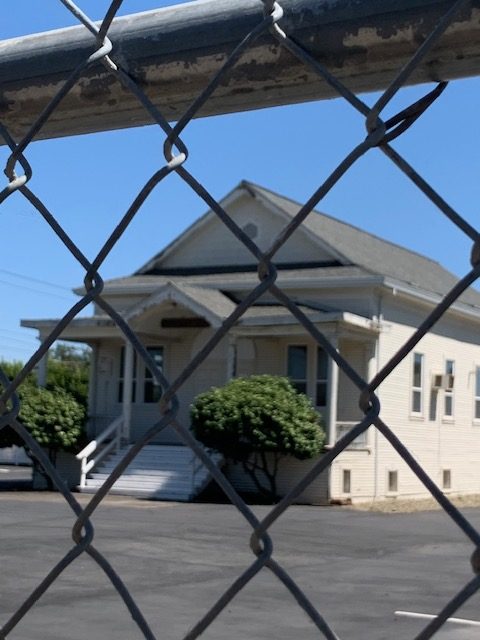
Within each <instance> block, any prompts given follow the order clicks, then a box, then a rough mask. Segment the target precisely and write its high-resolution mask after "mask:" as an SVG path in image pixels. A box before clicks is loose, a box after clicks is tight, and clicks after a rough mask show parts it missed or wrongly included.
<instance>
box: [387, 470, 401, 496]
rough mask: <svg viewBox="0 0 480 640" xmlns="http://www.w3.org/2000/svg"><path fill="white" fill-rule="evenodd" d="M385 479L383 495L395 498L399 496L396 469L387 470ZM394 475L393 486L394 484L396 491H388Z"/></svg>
mask: <svg viewBox="0 0 480 640" xmlns="http://www.w3.org/2000/svg"><path fill="white" fill-rule="evenodd" d="M386 471H387V478H386V485H385V495H387V496H396V495H398V494H399V491H400V490H399V487H400V474H399V473H398V469H387V470H386ZM393 474H395V484H396V489H390V479H391V476H392V475H393Z"/></svg>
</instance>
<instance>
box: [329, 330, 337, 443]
mask: <svg viewBox="0 0 480 640" xmlns="http://www.w3.org/2000/svg"><path fill="white" fill-rule="evenodd" d="M330 342H331V343H332V345H333V346H334V347H335V349H336V350H337V351H338V338H337V336H334V337H333V338H331V339H330ZM327 400H328V424H327V444H329V445H330V446H332V447H333V445H334V444H335V441H336V439H337V408H338V365H337V363H336V362H335V360H334V359H333V358H329V359H328V389H327Z"/></svg>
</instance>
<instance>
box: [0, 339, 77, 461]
mask: <svg viewBox="0 0 480 640" xmlns="http://www.w3.org/2000/svg"><path fill="white" fill-rule="evenodd" d="M60 346H62V347H63V345H60ZM53 355H54V356H55V355H57V356H58V357H57V359H55V358H53V359H51V360H50V359H49V362H48V377H47V389H43V388H40V387H38V386H37V383H36V377H35V375H34V374H29V375H28V376H27V378H26V379H25V380H24V381H23V382H22V384H21V385H20V386H19V388H18V396H19V399H20V414H19V416H18V418H19V421H20V422H21V423H22V424H23V425H24V426H25V427H26V428H27V429H28V430H29V432H30V433H31V434H32V436H33V437H34V438H35V439H36V440H37V442H38V443H39V444H40V445H41V446H42V447H45V448H46V449H48V451H49V455H50V457H51V458H52V460H53V459H54V457H55V453H56V452H57V451H59V450H66V451H69V450H75V449H77V448H78V446H80V442H81V440H82V436H83V429H84V423H85V418H86V403H87V395H88V354H86V356H85V355H84V354H80V355H77V356H76V355H75V353H74V352H73V351H70V350H69V349H68V348H67V350H66V351H65V350H60V351H58V350H57V349H55V350H54V351H53ZM63 357H68V360H62V359H61V358H63ZM0 367H1V368H2V370H3V371H4V373H5V374H6V375H7V376H8V378H10V379H13V378H14V377H15V376H16V375H17V374H18V373H19V371H20V370H21V369H22V367H23V365H22V363H20V362H1V363H0ZM12 445H17V446H24V441H23V440H22V438H21V437H20V436H19V435H18V434H17V433H16V432H15V431H14V430H13V429H12V428H11V427H5V428H4V429H2V430H0V447H9V446H12Z"/></svg>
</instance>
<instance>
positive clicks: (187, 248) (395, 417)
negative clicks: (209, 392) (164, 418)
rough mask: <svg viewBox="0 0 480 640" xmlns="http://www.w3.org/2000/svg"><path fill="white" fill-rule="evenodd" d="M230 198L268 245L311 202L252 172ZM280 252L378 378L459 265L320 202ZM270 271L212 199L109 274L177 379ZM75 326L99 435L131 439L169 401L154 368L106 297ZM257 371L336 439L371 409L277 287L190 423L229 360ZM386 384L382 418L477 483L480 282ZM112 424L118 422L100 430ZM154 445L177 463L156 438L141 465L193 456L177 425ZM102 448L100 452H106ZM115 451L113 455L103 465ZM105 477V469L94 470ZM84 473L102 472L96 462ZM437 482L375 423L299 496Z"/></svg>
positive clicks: (295, 294)
mask: <svg viewBox="0 0 480 640" xmlns="http://www.w3.org/2000/svg"><path fill="white" fill-rule="evenodd" d="M222 206H223V207H224V208H225V209H226V211H227V212H228V213H229V215H230V216H231V217H232V219H233V220H234V221H235V222H236V223H237V224H238V225H239V226H240V227H241V228H243V230H244V231H245V233H246V234H247V235H248V236H249V237H250V238H251V239H252V240H253V241H254V242H255V243H256V244H257V245H258V246H259V247H260V248H261V249H266V248H267V247H268V246H269V245H270V243H271V241H272V239H273V238H274V237H275V236H276V235H277V234H278V233H279V232H280V230H281V229H282V228H283V227H284V226H285V225H286V224H287V223H288V222H289V221H290V220H291V219H292V217H293V216H294V215H295V213H296V212H297V211H298V209H299V206H300V205H298V204H297V203H296V202H293V201H292V200H290V199H288V198H286V197H283V196H280V195H278V194H276V193H273V192H271V191H269V190H267V189H265V188H262V187H259V186H256V185H254V184H252V183H249V182H245V181H244V182H242V183H241V184H240V185H239V186H238V187H237V188H235V189H234V190H233V191H232V192H231V193H230V194H229V195H227V196H226V197H225V198H224V200H223V201H222ZM275 264H276V266H277V268H278V279H277V282H276V284H277V285H278V286H279V287H280V288H281V289H282V290H283V291H284V292H285V293H286V294H288V295H289V296H290V297H291V298H292V299H293V300H294V301H295V302H296V303H297V304H298V305H299V306H300V308H301V309H302V310H303V311H304V313H305V314H306V315H307V316H308V318H309V319H310V320H311V321H312V322H313V323H314V325H315V326H316V327H318V328H319V329H320V331H322V332H323V333H324V334H325V335H326V336H327V337H328V338H329V339H330V340H331V341H332V343H333V344H334V345H336V347H337V349H338V350H339V352H340V354H341V355H342V356H343V357H344V358H346V359H347V360H348V361H349V363H350V364H351V365H352V366H353V367H354V368H355V369H356V370H357V372H358V373H359V374H360V375H361V376H363V377H364V378H365V379H372V377H373V376H374V375H375V374H376V372H377V371H379V370H380V369H381V368H382V367H383V366H384V365H385V363H386V362H388V360H389V359H390V358H391V356H392V355H393V354H394V353H395V352H396V350H397V349H398V348H399V347H400V346H401V345H402V344H403V343H404V342H405V341H406V340H407V339H408V338H409V336H411V335H412V333H413V331H414V330H415V328H416V327H417V326H418V325H419V324H420V323H421V322H422V320H423V319H424V318H425V317H426V315H427V314H428V313H429V311H430V310H431V309H432V308H433V307H434V305H436V304H437V303H438V301H439V300H441V298H442V296H443V295H444V294H445V293H446V292H447V291H448V290H449V289H450V288H451V287H452V286H453V284H454V283H455V282H456V280H457V279H456V278H455V277H454V276H453V275H452V274H450V273H449V272H448V271H446V270H445V269H444V268H443V267H441V266H440V265H439V264H438V263H436V262H434V261H432V260H429V259H428V258H425V257H424V256H421V255H419V254H417V253H414V252H412V251H409V250H407V249H405V248H403V247H400V246H397V245H395V244H392V243H390V242H387V241H385V240H382V239H380V238H378V237H376V236H373V235H371V234H369V233H366V232H365V231H362V230H360V229H357V228H355V227H352V226H350V225H348V224H345V223H343V222H340V221H338V220H336V219H334V218H331V217H329V216H326V215H324V214H322V213H317V212H312V213H311V214H310V215H309V216H308V217H307V219H306V220H305V222H304V223H303V224H302V225H301V226H300V228H299V229H298V230H297V231H296V232H295V234H294V235H293V236H292V237H290V238H289V239H288V241H287V242H286V243H285V245H284V246H283V247H282V248H281V249H280V251H279V252H278V254H277V255H276V257H275ZM258 282H259V280H258V275H257V265H256V264H255V259H254V258H253V257H252V255H251V254H250V252H249V251H248V250H247V249H246V248H245V247H244V246H243V245H242V244H241V243H240V242H239V241H238V240H237V239H236V238H235V237H234V235H233V234H232V233H231V232H230V231H229V230H228V229H227V228H226V227H225V225H224V224H223V223H222V222H221V221H220V220H219V218H218V217H217V216H216V214H215V213H213V212H212V211H209V212H207V213H206V214H205V215H204V216H203V217H202V218H200V219H199V220H198V221H197V222H195V223H194V224H193V225H192V226H191V227H190V228H189V229H187V230H186V231H185V232H184V233H183V234H182V235H180V236H179V237H178V238H177V239H176V240H175V241H174V242H172V243H171V244H170V245H169V246H167V247H166V248H165V249H163V250H162V251H161V252H160V253H158V254H157V255H156V256H154V257H153V258H152V259H151V260H150V261H149V262H147V264H146V265H145V266H143V267H142V268H141V269H139V270H138V271H137V272H136V273H135V274H133V275H131V276H127V277H121V278H118V279H115V280H110V281H107V282H106V283H105V289H104V294H103V295H104V298H105V299H107V300H108V302H109V303H110V304H111V305H113V306H114V307H115V309H117V310H119V311H121V313H122V314H123V316H124V317H125V318H126V319H127V320H128V322H129V323H130V325H131V326H132V327H133V328H134V329H135V331H136V332H137V333H138V335H139V336H140V337H141V339H142V340H143V342H144V344H145V345H146V346H148V348H149V349H150V350H151V353H152V355H153V356H154V357H155V359H156V360H157V362H158V363H160V364H161V366H162V368H163V371H164V373H165V375H166V377H167V378H168V379H169V380H173V379H175V378H176V377H177V376H178V374H179V373H180V372H181V371H182V370H183V368H184V367H185V365H186V363H188V362H189V360H190V359H191V358H192V357H193V356H194V355H195V353H197V352H198V350H199V349H200V348H201V347H202V345H203V344H205V342H206V340H208V338H209V337H210V336H211V335H212V334H213V332H214V331H215V330H216V328H217V327H219V326H220V325H221V324H222V322H223V321H224V320H225V318H227V317H228V316H229V315H230V314H231V313H232V311H233V310H234V309H235V307H236V305H237V303H238V302H239V301H241V300H242V299H243V298H244V297H245V296H246V295H247V294H248V293H249V292H250V291H251V290H252V289H253V288H254V287H255V286H256V285H257V284H258ZM54 323H55V321H54V320H25V321H23V323H22V324H23V326H26V327H34V328H36V329H38V330H39V332H40V337H42V336H45V335H47V333H48V332H49V330H51V328H52V327H53V326H54ZM62 337H63V339H65V340H72V341H79V342H83V343H87V344H89V345H90V346H91V347H92V350H93V358H92V368H91V385H90V415H91V419H90V427H89V428H90V436H91V437H92V439H96V440H97V441H98V439H99V437H100V440H102V439H104V440H105V442H107V441H109V439H110V438H114V440H112V445H111V446H110V449H111V448H113V443H115V445H117V444H118V441H117V440H115V437H116V436H117V435H118V436H120V435H121V436H122V437H123V442H124V443H125V442H135V441H136V440H137V439H138V438H139V437H140V436H142V434H144V433H145V432H146V430H147V429H149V427H151V426H152V424H154V422H155V421H156V420H157V419H158V415H159V414H158V407H157V404H156V400H157V398H158V388H157V387H156V386H155V382H154V380H153V379H152V376H151V374H150V372H149V371H148V370H146V369H145V367H144V366H143V364H142V363H141V362H138V361H137V359H136V358H135V357H134V355H133V351H132V348H131V346H130V345H128V344H125V342H124V340H123V338H122V334H121V333H120V331H119V330H118V329H117V327H116V326H115V325H114V323H113V321H112V320H111V319H110V318H109V317H108V316H105V315H103V313H102V311H101V310H100V309H99V308H96V309H95V312H94V315H93V316H92V317H90V318H80V319H77V320H75V321H74V322H72V323H71V324H70V325H69V327H68V328H67V329H65V331H64V333H63V336H62ZM252 373H272V374H282V375H288V376H290V378H291V379H292V380H293V381H294V383H295V384H296V385H297V387H298V388H300V389H302V390H304V391H305V392H306V393H307V394H308V395H309V396H310V397H311V399H312V400H313V402H314V403H315V405H316V406H317V407H318V408H319V410H320V412H321V413H322V414H323V416H324V422H325V424H326V428H327V431H328V441H329V444H333V443H334V442H335V440H336V439H337V438H338V437H339V436H340V435H342V434H344V433H345V431H346V430H348V429H349V428H350V427H351V426H352V425H354V424H355V423H356V422H357V421H358V420H359V419H361V417H362V413H361V411H360V410H359V408H358V395H359V394H358V390H357V389H356V387H354V385H353V384H352V383H351V381H350V380H349V379H348V378H347V376H346V375H345V374H344V373H343V372H342V371H339V369H338V367H337V366H336V364H335V363H334V362H333V361H332V360H331V359H330V358H329V357H327V356H326V354H325V352H324V351H323V350H322V349H321V348H320V347H318V346H317V344H316V343H315V342H314V340H313V339H312V338H311V337H310V336H309V335H308V334H307V333H306V332H305V330H304V328H303V327H302V326H301V325H300V324H299V323H298V322H297V320H296V319H295V318H294V317H293V316H292V315H291V314H290V312H289V311H288V310H287V309H286V308H284V307H283V306H281V305H280V304H279V303H278V301H277V300H276V299H274V298H273V296H272V295H264V296H263V297H262V298H261V299H260V300H258V301H257V302H256V303H255V305H254V306H253V307H252V308H250V309H249V310H248V311H247V312H246V313H245V315H244V316H243V317H242V318H241V319H240V320H239V321H238V322H237V324H236V325H235V327H234V329H233V330H232V331H231V332H230V335H229V336H228V337H226V338H224V339H223V340H222V342H221V343H220V344H219V345H218V346H217V348H216V349H215V350H214V351H213V353H212V354H211V355H210V356H209V357H208V358H207V360H206V361H205V362H204V363H203V364H202V365H201V367H200V368H199V369H198V370H197V371H196V372H195V374H194V375H193V376H192V377H191V378H189V379H188V380H187V381H186V383H185V384H184V385H183V386H182V387H181V389H180V390H179V392H178V397H179V400H180V404H181V411H180V415H179V420H180V421H183V423H184V424H186V425H187V424H188V420H189V405H190V403H191V402H192V399H193V398H194V397H195V396H196V395H197V394H198V393H200V392H201V391H204V390H206V389H208V388H210V387H211V386H213V385H217V386H218V385H222V384H224V383H225V381H226V380H227V379H228V378H229V377H231V376H232V375H237V376H239V375H248V374H252ZM378 396H379V399H380V402H381V417H382V418H383V420H384V421H385V422H386V423H387V424H388V425H389V426H390V427H391V428H392V429H393V431H394V432H395V433H396V434H397V435H398V436H399V437H400V438H401V439H402V441H403V442H404V443H405V444H406V446H407V447H408V448H409V449H410V451H411V452H412V453H413V455H414V456H415V457H416V458H417V460H418V461H419V462H421V464H422V465H423V466H424V468H425V469H426V471H427V472H428V473H429V475H430V476H431V477H432V479H433V480H434V481H435V482H436V483H437V484H438V485H439V486H440V487H441V488H443V490H444V491H445V492H451V493H480V293H478V292H477V291H474V290H469V291H468V292H466V293H465V294H464V295H463V296H462V297H461V298H460V300H459V301H458V302H457V303H456V304H454V305H453V306H452V307H451V309H450V310H449V311H448V312H447V314H446V315H445V316H444V317H443V319H442V320H441V321H440V322H439V323H438V324H437V325H436V327H435V329H434V330H433V331H432V332H431V333H430V334H428V335H427V336H426V337H425V338H424V339H422V341H421V342H420V343H419V344H418V345H417V346H416V347H415V349H414V351H413V352H412V353H411V354H410V355H408V357H406V358H405V359H404V360H403V362H402V363H401V364H400V365H399V366H398V367H397V368H396V369H395V371H394V372H393V373H392V374H391V375H390V376H389V377H388V378H387V379H386V380H385V382H384V383H383V384H382V385H381V386H380V388H379V390H378ZM112 422H113V426H111V427H110V428H109V425H111V424H112ZM107 428H108V431H105V430H106V429H107ZM105 433H106V434H107V436H108V437H107V436H105V435H103V436H102V435H101V434H105ZM152 444H154V445H162V447H164V446H165V445H168V446H169V449H167V450H166V451H167V453H168V455H167V459H166V462H165V459H164V458H162V452H163V451H165V449H163V448H162V447H159V446H156V447H153V448H150V449H149V452H150V458H149V459H147V458H145V460H143V462H142V464H140V461H139V462H138V465H137V467H135V468H134V465H133V466H132V470H131V473H130V475H131V476H132V477H135V478H136V479H138V478H139V476H140V475H141V474H142V472H141V470H140V468H139V467H140V466H143V467H145V466H146V467H149V465H150V467H152V468H153V465H154V462H153V461H154V460H156V462H155V464H157V467H158V468H157V470H158V472H159V474H161V473H162V472H165V473H164V475H165V474H167V475H168V474H170V476H169V477H170V479H171V478H172V475H171V474H172V473H174V472H175V473H177V472H178V473H180V471H179V469H180V467H181V466H182V464H183V465H184V466H185V465H186V466H188V465H187V463H186V462H185V460H184V461H183V462H180V461H179V462H178V464H177V465H176V466H177V469H176V470H175V469H172V468H170V469H168V468H167V467H168V466H169V463H170V467H172V465H173V466H175V465H174V464H173V462H172V460H173V458H172V456H173V454H174V452H176V451H177V450H178V451H179V452H182V451H183V452H184V453H185V455H187V456H189V457H188V460H190V458H191V454H190V452H189V450H185V449H184V448H183V449H182V448H181V446H180V445H181V443H180V442H179V440H178V436H177V435H176V432H175V431H174V429H173V428H168V429H166V430H164V431H163V432H161V433H160V434H159V435H158V438H157V440H156V441H155V442H154V443H152ZM173 445H175V446H173ZM90 449H91V450H93V449H95V445H92V446H91V447H90ZM147 449H148V447H147V448H146V450H147ZM107 450H108V448H107ZM91 455H93V458H92V460H93V462H91V463H90V465H94V464H96V462H95V455H97V454H93V453H91ZM105 459H106V458H105V457H104V461H105ZM84 464H85V465H87V464H88V463H87V462H85V463H84ZM112 464H113V463H110V467H108V463H107V467H106V469H105V471H108V469H109V468H111V467H112ZM312 464H313V462H312V461H307V462H299V461H296V460H288V459H287V460H285V461H284V464H283V467H282V468H281V472H280V489H281V490H282V491H286V490H287V489H288V488H289V487H290V486H292V484H293V483H294V482H295V481H296V479H298V478H299V477H300V476H301V475H302V474H303V473H304V472H305V471H306V470H307V469H308V468H310V466H311V465H312ZM162 465H164V466H165V469H163V471H162ZM86 468H87V469H88V467H86ZM90 471H91V472H94V471H95V469H93V468H92V469H90ZM226 472H227V474H229V476H230V478H231V479H232V481H233V482H234V483H235V484H236V485H237V486H238V487H240V488H244V489H245V488H248V480H247V479H246V477H245V476H244V475H243V474H242V473H241V472H240V470H239V469H238V468H234V467H227V469H226ZM151 475H153V472H152V474H151ZM102 477H103V476H101V475H99V474H97V479H96V481H97V484H98V482H99V481H101V480H102ZM122 483H123V484H122ZM86 485H87V486H86V487H85V488H86V489H89V487H90V486H94V485H95V477H94V478H93V479H90V480H87V481H86ZM128 487H129V485H128V478H124V479H123V480H122V481H120V482H119V483H118V484H117V486H116V488H117V490H118V491H119V492H122V491H124V492H128ZM137 489H138V486H137ZM139 491H140V490H139ZM143 492H144V493H147V494H151V495H157V496H162V495H166V494H165V493H162V492H161V491H160V489H159V486H157V485H155V486H154V484H145V485H144V491H143ZM192 494H193V491H191V492H190V493H189V495H190V496H191V495H192ZM424 495H426V491H425V489H424V488H423V486H422V485H421V484H420V482H419V481H418V480H417V479H416V477H415V476H414V475H413V473H412V472H411V471H410V470H409V469H408V468H407V466H406V464H405V463H404V462H403V461H402V460H401V459H400V458H399V456H398V455H397V453H396V452H395V451H394V450H393V449H392V447H391V446H390V445H389V444H388V443H387V442H386V441H385V440H384V438H383V436H381V435H380V434H379V433H377V432H376V430H375V429H374V428H372V427H371V428H370V429H369V430H368V432H367V433H366V434H364V436H362V437H361V438H359V439H357V441H355V442H354V443H353V444H352V446H351V447H350V448H349V449H348V450H347V451H345V452H343V453H342V454H341V455H340V456H339V457H338V458H337V459H336V460H335V462H334V463H333V465H332V466H331V468H330V469H329V471H328V472H325V473H324V474H322V475H321V476H320V477H319V478H318V479H317V480H316V481H315V482H314V483H313V484H312V485H311V486H310V487H309V488H308V489H307V490H306V491H305V492H304V494H303V495H302V497H301V500H302V501H305V502H313V503H317V502H318V503H320V502H325V501H328V500H352V501H360V500H371V499H383V498H386V497H394V496H419V497H420V496H424ZM175 496H177V497H181V496H180V494H174V495H173V497H175Z"/></svg>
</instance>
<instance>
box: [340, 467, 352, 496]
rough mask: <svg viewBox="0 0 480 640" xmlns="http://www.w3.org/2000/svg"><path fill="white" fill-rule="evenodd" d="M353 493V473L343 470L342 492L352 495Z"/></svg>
mask: <svg viewBox="0 0 480 640" xmlns="http://www.w3.org/2000/svg"><path fill="white" fill-rule="evenodd" d="M351 491H352V472H351V471H350V469H344V470H343V482H342V492H343V493H351Z"/></svg>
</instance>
